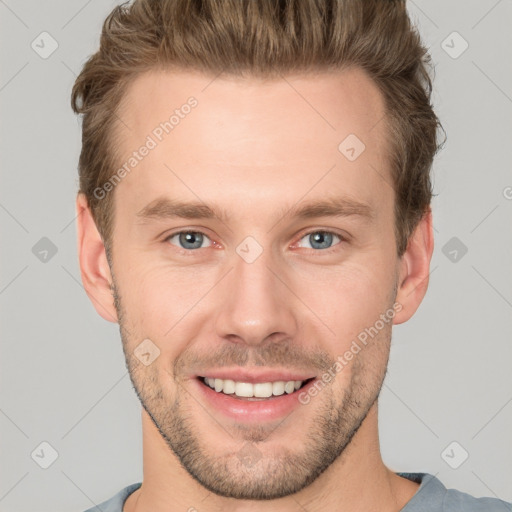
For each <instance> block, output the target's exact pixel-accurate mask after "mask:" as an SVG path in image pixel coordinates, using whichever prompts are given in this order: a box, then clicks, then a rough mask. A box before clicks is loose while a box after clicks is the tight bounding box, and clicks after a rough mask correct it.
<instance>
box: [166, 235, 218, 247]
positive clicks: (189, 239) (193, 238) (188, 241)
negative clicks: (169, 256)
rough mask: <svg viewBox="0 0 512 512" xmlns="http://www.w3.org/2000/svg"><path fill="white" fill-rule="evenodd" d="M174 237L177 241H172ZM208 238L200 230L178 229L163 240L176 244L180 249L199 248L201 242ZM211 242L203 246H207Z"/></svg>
mask: <svg viewBox="0 0 512 512" xmlns="http://www.w3.org/2000/svg"><path fill="white" fill-rule="evenodd" d="M174 238H177V243H174V242H172V240H173V239H174ZM205 240H210V239H209V238H208V236H207V235H205V234H204V233H202V232H201V231H178V232H177V233H173V234H172V235H169V236H168V237H167V238H166V239H165V240H164V241H165V242H170V243H172V244H173V245H177V246H178V247H179V248H180V249H192V250H193V249H201V248H202V245H203V242H204V241H205ZM210 245H211V243H209V244H208V245H206V246H205V247H209V246H210Z"/></svg>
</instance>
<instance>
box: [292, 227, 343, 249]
mask: <svg viewBox="0 0 512 512" xmlns="http://www.w3.org/2000/svg"><path fill="white" fill-rule="evenodd" d="M333 237H335V238H337V239H338V240H339V241H340V242H341V241H342V237H341V236H340V235H337V234H336V233H332V232H331V231H310V232H309V233H306V235H304V236H303V237H302V238H301V240H303V239H307V240H308V242H309V244H310V247H308V248H310V249H322V250H325V249H330V248H331V247H332V245H331V244H332V242H333Z"/></svg>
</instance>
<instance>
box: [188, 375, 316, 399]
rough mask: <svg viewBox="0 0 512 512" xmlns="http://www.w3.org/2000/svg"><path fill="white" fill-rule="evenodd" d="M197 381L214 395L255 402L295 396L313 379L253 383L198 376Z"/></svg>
mask: <svg viewBox="0 0 512 512" xmlns="http://www.w3.org/2000/svg"><path fill="white" fill-rule="evenodd" d="M197 380H198V381H199V382H200V383H201V384H202V385H203V386H206V387H208V388H209V389H212V390H214V391H215V392H216V393H219V394H222V395H226V396H229V397H231V398H234V399H236V400H242V401H249V402H257V401H268V400H275V399H277V398H279V397H282V396H283V395H295V394H297V393H299V392H300V390H301V389H303V388H304V387H305V386H307V385H308V384H309V383H310V382H311V381H312V380H314V377H311V378H308V379H305V380H287V381H285V380H274V381H268V382H254V383H251V382H243V381H235V380H232V379H220V378H215V377H202V376H198V377H197Z"/></svg>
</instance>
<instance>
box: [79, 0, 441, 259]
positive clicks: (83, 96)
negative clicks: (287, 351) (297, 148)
mask: <svg viewBox="0 0 512 512" xmlns="http://www.w3.org/2000/svg"><path fill="white" fill-rule="evenodd" d="M430 64H431V59H430V55H429V54H428V52H427V49H426V48H425V47H424V46H423V45H422V42H421V40H420V36H419V34H418V32H417V30H416V29H415V28H414V27H413V26H412V25H411V23H410V20H409V16H408V14H407V10H406V5H405V0H135V1H134V2H133V3H132V4H130V3H129V2H127V3H125V4H122V5H120V6H118V7H116V8H115V9H114V10H113V11H112V12H111V13H110V14H109V16H108V17H107V19H106V20H105V22H104V24H103V30H102V34H101V41H100V48H99V50H98V51H97V52H96V53H95V54H94V55H92V56H91V57H90V58H89V60H88V61H87V62H86V64H85V65H84V67H83V70H82V72H81V73H80V75H79V76H78V78H77V79H76V82H75V84H74V86H73V91H72V98H71V104H72V108H73V110H74V111H75V112H76V113H77V114H83V124H82V130H83V132H82V151H81V154H80V160H79V175H80V190H79V192H82V193H84V194H85V196H86V197H87V200H88V203H89V206H90V208H91V212H92V215H93V218H94V220H95V222H96V225H97V227H98V230H99V232H100V234H101V236H102V238H103V241H104V243H105V246H106V248H107V251H108V250H109V247H110V243H111V239H112V224H113V223H112V215H113V204H114V203H113V194H112V193H110V194H108V195H107V196H106V197H104V198H103V199H98V198H97V197H96V196H95V194H94V190H95V189H97V187H101V186H102V185H103V184H104V183H106V182H107V181H108V180H109V179H110V178H111V176H112V175H113V173H114V172H115V170H116V169H117V166H116V164H117V163H118V155H116V136H115V130H114V128H115V123H116V121H117V115H116V111H117V109H118V107H119V104H120V101H121V99H122V97H123V94H124V92H125V91H126V87H127V85H128V84H129V83H130V82H131V81H132V80H133V79H134V78H135V77H136V76H138V75H139V74H141V73H143V72H144V71H148V70H153V69H166V68H169V69H170V68H171V67H172V68H182V69H184V70H185V69H192V70H199V71H203V72H207V73H210V74H212V75H218V74H219V73H226V74H228V75H235V76H249V77H264V78H274V77H275V78H277V77H279V76H280V75H282V74H285V73H302V72H304V73H307V72H321V71H332V70H342V69H345V68H348V67H354V66H357V67H360V68H362V69H364V70H365V71H366V72H367V73H368V74H369V76H370V77H371V78H372V79H373V80H374V82H375V83H376V85H377V86H378V88H379V90H380V91H381V93H382V94H383V97H384V100H385V106H386V116H385V119H384V122H385V123H386V129H387V137H388V141H389V142H388V146H389V148H388V152H389V162H388V164H389V167H390V169H391V176H392V181H393V187H394V190H395V197H396V199H395V235H396V246H397V253H398V255H399V256H402V254H403V252H404V251H405V249H406V247H407V242H408V240H409V237H410V235H411V234H412V232H413V231H414V228H415V227H416V226H417V224H418V222H419V221H420V220H421V218H422V217H423V215H424V214H425V213H426V212H427V211H428V209H429V207H430V201H431V198H432V185H431V180H430V168H431V166H432V162H433V159H434V155H435V154H436V152H437V151H438V149H439V148H440V147H441V146H442V145H439V144H438V143H437V129H438V127H440V128H442V126H441V124H440V123H439V120H438V119H437V117H436V115H435V114H434V111H433V108H432V106H431V104H430V97H431V92H432V81H431V78H430V76H429V71H428V69H427V68H428V67H429V66H430ZM340 142H341V141H340Z"/></svg>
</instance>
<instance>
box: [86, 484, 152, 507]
mask: <svg viewBox="0 0 512 512" xmlns="http://www.w3.org/2000/svg"><path fill="white" fill-rule="evenodd" d="M141 485H142V482H138V483H135V484H130V485H128V486H127V487H124V488H123V489H121V490H120V491H119V492H118V493H117V494H115V495H114V496H112V498H109V499H108V500H106V501H104V502H102V503H99V504H98V505H95V506H94V507H91V508H89V509H87V510H86V511H85V512H98V510H101V511H102V512H123V505H124V502H125V501H126V500H127V499H128V496H130V494H132V493H133V492H135V491H136V490H137V489H138V488H139V487H140V486H141Z"/></svg>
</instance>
